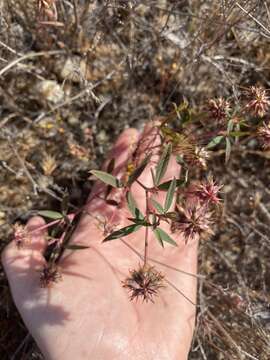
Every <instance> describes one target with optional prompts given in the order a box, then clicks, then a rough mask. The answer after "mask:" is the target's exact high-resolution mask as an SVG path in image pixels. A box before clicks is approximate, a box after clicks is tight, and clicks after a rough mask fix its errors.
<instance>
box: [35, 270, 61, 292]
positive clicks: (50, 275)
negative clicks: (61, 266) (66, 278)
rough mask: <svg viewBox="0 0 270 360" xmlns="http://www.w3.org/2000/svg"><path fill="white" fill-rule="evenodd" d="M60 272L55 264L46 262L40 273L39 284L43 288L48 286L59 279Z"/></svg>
mask: <svg viewBox="0 0 270 360" xmlns="http://www.w3.org/2000/svg"><path fill="white" fill-rule="evenodd" d="M61 278H62V277H61V274H60V272H59V270H58V268H57V266H56V265H49V264H46V265H44V266H43V269H42V271H41V273H40V278H39V281H40V286H41V287H43V288H47V287H50V286H51V285H52V284H53V283H56V282H58V281H59V280H61Z"/></svg>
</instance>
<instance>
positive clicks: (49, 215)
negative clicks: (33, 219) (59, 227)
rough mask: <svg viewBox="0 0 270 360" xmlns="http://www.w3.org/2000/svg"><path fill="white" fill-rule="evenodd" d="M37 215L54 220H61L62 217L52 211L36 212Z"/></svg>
mask: <svg viewBox="0 0 270 360" xmlns="http://www.w3.org/2000/svg"><path fill="white" fill-rule="evenodd" d="M38 215H40V216H43V217H46V218H48V219H54V220H57V219H62V218H63V217H64V216H63V214H61V213H60V212H58V211H52V210H40V211H38Z"/></svg>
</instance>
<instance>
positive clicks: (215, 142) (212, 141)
mask: <svg viewBox="0 0 270 360" xmlns="http://www.w3.org/2000/svg"><path fill="white" fill-rule="evenodd" d="M223 138H224V136H223V135H218V136H216V137H214V139H212V140H211V141H210V143H209V144H208V145H207V146H206V148H207V149H211V148H213V147H215V146H216V145H218V144H219V143H220V142H221V140H222V139H223Z"/></svg>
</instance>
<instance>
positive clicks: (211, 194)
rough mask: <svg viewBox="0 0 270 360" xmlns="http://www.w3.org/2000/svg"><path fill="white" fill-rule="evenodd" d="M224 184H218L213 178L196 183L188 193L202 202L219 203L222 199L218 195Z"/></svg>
mask: <svg viewBox="0 0 270 360" xmlns="http://www.w3.org/2000/svg"><path fill="white" fill-rule="evenodd" d="M222 186H223V185H217V184H216V182H215V181H214V180H213V178H209V179H208V180H206V181H204V182H202V183H201V184H198V185H195V186H194V188H193V189H191V190H190V191H189V192H188V193H189V194H190V195H192V196H195V197H196V198H197V199H198V200H199V201H200V202H201V203H202V204H208V203H212V204H218V203H220V202H221V199H220V198H219V197H218V193H219V191H220V189H221V188H222Z"/></svg>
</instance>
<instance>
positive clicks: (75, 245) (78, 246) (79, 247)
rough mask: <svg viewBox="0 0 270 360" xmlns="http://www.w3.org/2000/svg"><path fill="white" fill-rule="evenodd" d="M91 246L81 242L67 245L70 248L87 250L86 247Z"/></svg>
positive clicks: (66, 247)
mask: <svg viewBox="0 0 270 360" xmlns="http://www.w3.org/2000/svg"><path fill="white" fill-rule="evenodd" d="M89 247H90V246H84V245H79V244H70V245H66V246H65V249H68V250H85V249H89Z"/></svg>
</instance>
